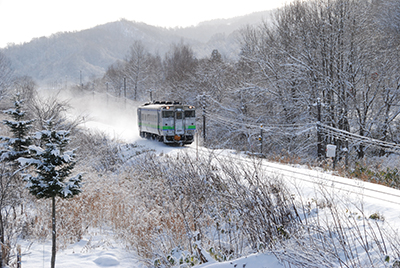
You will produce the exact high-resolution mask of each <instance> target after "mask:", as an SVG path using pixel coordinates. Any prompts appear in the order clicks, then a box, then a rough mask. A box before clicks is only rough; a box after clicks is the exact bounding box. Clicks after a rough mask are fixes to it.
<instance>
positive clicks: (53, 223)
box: [51, 196, 56, 268]
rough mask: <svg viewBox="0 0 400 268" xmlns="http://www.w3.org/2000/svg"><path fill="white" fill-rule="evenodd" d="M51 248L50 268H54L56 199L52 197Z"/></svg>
mask: <svg viewBox="0 0 400 268" xmlns="http://www.w3.org/2000/svg"><path fill="white" fill-rule="evenodd" d="M51 203H52V213H51V217H52V227H53V232H52V248H51V268H55V265H56V197H55V196H53V197H52V202H51Z"/></svg>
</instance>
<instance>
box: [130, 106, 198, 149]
mask: <svg viewBox="0 0 400 268" xmlns="http://www.w3.org/2000/svg"><path fill="white" fill-rule="evenodd" d="M137 116H138V126H139V134H140V136H141V137H142V138H148V139H153V140H158V141H160V142H163V143H165V144H180V145H185V144H191V143H192V142H193V141H194V135H195V132H196V110H195V107H194V106H191V105H183V104H182V103H181V102H177V101H153V102H148V103H145V104H143V105H141V106H139V107H138V109H137Z"/></svg>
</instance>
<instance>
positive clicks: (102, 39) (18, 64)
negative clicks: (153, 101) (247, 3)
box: [0, 11, 272, 84]
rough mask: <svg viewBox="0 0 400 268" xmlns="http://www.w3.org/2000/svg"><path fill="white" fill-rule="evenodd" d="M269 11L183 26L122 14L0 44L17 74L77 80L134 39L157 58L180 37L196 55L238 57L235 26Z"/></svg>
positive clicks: (99, 71) (96, 73)
mask: <svg viewBox="0 0 400 268" xmlns="http://www.w3.org/2000/svg"><path fill="white" fill-rule="evenodd" d="M271 14H272V11H261V12H255V13H251V14H249V15H245V16H240V17H234V18H230V19H216V20H211V21H205V22H201V23H199V24H198V25H197V26H191V27H186V28H164V27H157V26H152V25H148V24H145V23H143V22H135V21H129V20H126V19H120V20H118V21H114V22H108V23H105V24H101V25H97V26H95V27H93V28H89V29H84V30H81V31H73V32H58V33H55V34H52V35H50V36H48V37H38V38H34V39H32V40H31V41H30V42H25V43H23V44H18V45H11V46H7V47H6V48H3V49H0V52H3V53H4V54H5V55H6V57H8V58H9V59H10V61H11V63H12V67H13V69H14V70H15V74H16V75H28V76H31V77H32V78H34V79H35V80H36V81H38V82H39V83H47V84H49V83H55V82H57V81H59V80H64V81H65V80H67V81H69V82H72V83H78V81H79V79H80V73H82V74H83V76H84V79H85V80H87V79H89V78H93V77H100V76H102V75H103V74H104V72H105V71H106V69H107V67H108V66H110V65H111V64H113V63H114V62H115V61H117V60H122V59H124V57H125V56H126V54H127V52H128V51H129V47H130V46H131V45H132V44H133V43H134V41H137V40H140V41H142V43H143V45H144V46H145V47H146V49H147V50H148V52H150V53H152V54H158V55H160V56H161V57H163V56H164V54H165V53H166V52H167V51H168V50H169V48H170V46H171V44H174V43H175V44H176V43H179V42H184V43H185V44H188V45H190V46H191V47H192V49H193V51H194V53H195V55H196V57H198V58H203V57H207V56H209V55H211V52H212V50H214V49H218V50H219V51H220V53H221V54H222V55H223V56H224V57H225V58H229V59H232V58H235V57H237V56H238V53H239V50H240V47H239V44H238V43H237V42H236V40H237V36H238V31H239V30H240V28H241V27H243V26H245V25H248V24H257V23H261V22H262V21H263V20H265V18H267V19H270V17H271Z"/></svg>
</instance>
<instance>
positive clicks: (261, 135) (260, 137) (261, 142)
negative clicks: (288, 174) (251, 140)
mask: <svg viewBox="0 0 400 268" xmlns="http://www.w3.org/2000/svg"><path fill="white" fill-rule="evenodd" d="M258 140H259V141H260V155H261V156H262V155H263V125H262V124H261V125H260V136H259V137H258Z"/></svg>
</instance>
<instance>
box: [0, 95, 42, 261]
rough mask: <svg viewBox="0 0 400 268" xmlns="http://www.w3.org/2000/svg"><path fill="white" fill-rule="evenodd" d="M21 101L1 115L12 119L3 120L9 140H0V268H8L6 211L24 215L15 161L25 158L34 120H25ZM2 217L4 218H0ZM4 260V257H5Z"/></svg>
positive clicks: (17, 164) (17, 168)
mask: <svg viewBox="0 0 400 268" xmlns="http://www.w3.org/2000/svg"><path fill="white" fill-rule="evenodd" d="M23 104H24V101H23V100H21V98H20V94H18V93H17V94H16V95H15V97H14V108H11V109H8V110H5V111H3V113H5V114H7V115H9V117H11V119H10V120H4V121H3V123H4V125H6V126H7V127H8V128H9V130H10V132H11V134H12V135H11V137H6V136H3V137H0V140H1V143H0V162H1V164H2V165H1V170H0V242H1V251H2V252H1V262H0V267H3V265H4V264H8V257H7V255H8V254H7V251H8V250H5V251H4V249H5V248H7V247H6V246H4V245H5V238H4V237H5V232H6V230H5V229H6V226H5V225H6V224H5V223H6V222H7V220H6V218H7V212H6V211H4V208H6V207H10V206H11V207H14V206H15V205H17V204H18V203H20V205H21V213H23V204H22V202H21V201H22V200H23V199H22V198H21V192H22V180H19V178H20V176H19V173H18V170H19V163H18V161H17V159H18V158H20V157H22V156H26V155H27V154H28V146H29V145H30V144H31V139H30V137H29V131H30V129H31V125H32V123H33V121H34V120H25V117H26V112H25V111H23ZM3 214H5V215H3ZM4 256H6V257H4Z"/></svg>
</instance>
